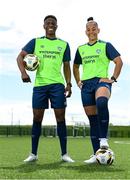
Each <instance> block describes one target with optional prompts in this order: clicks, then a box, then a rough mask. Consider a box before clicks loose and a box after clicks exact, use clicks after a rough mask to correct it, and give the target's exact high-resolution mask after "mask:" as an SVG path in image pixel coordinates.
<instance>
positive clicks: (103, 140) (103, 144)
mask: <svg viewBox="0 0 130 180" xmlns="http://www.w3.org/2000/svg"><path fill="white" fill-rule="evenodd" d="M107 141H108V140H107V139H106V138H101V139H100V148H101V149H108V148H109V144H108V142H107Z"/></svg>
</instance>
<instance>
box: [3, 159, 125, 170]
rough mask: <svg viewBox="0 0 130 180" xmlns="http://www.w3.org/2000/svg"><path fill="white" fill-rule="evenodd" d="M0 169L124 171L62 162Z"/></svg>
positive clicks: (111, 167)
mask: <svg viewBox="0 0 130 180" xmlns="http://www.w3.org/2000/svg"><path fill="white" fill-rule="evenodd" d="M0 169H4V170H12V171H14V170H17V171H18V172H20V173H29V172H35V171H37V170H57V169H58V170H60V169H66V170H69V171H77V172H80V173H86V172H88V173H94V172H104V173H105V172H107V173H108V172H116V173H117V172H123V171H125V170H124V169H121V168H119V166H114V165H111V166H103V165H99V164H91V165H87V164H84V165H81V164H79V163H64V162H62V161H58V162H51V163H45V164H39V163H38V162H33V163H26V164H21V165H18V166H6V167H5V166H4V167H2V166H1V167H0Z"/></svg>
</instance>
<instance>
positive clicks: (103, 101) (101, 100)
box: [96, 96, 108, 109]
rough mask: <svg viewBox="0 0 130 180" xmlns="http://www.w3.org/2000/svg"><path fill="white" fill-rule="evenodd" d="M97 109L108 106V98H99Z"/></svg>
mask: <svg viewBox="0 0 130 180" xmlns="http://www.w3.org/2000/svg"><path fill="white" fill-rule="evenodd" d="M96 106H97V109H104V108H107V106H108V98H107V97H105V96H101V97H98V98H97V100H96Z"/></svg>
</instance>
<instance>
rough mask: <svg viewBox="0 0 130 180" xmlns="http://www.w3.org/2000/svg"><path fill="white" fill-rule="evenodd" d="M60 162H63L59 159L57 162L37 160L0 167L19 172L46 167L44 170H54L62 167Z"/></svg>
mask: <svg viewBox="0 0 130 180" xmlns="http://www.w3.org/2000/svg"><path fill="white" fill-rule="evenodd" d="M61 164H63V162H61V161H59V162H52V163H45V164H38V162H32V163H25V164H21V165H18V166H13V165H12V166H3V167H2V166H1V167H0V169H4V170H12V171H13V170H17V171H19V172H20V173H22V172H23V173H28V172H34V171H37V170H42V169H46V170H49V169H50V170H56V169H60V168H62V166H61Z"/></svg>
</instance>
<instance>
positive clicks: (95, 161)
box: [84, 154, 97, 164]
mask: <svg viewBox="0 0 130 180" xmlns="http://www.w3.org/2000/svg"><path fill="white" fill-rule="evenodd" d="M84 162H85V163H87V164H95V163H97V160H96V155H94V154H93V155H91V156H90V159H88V160H85V161H84Z"/></svg>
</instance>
